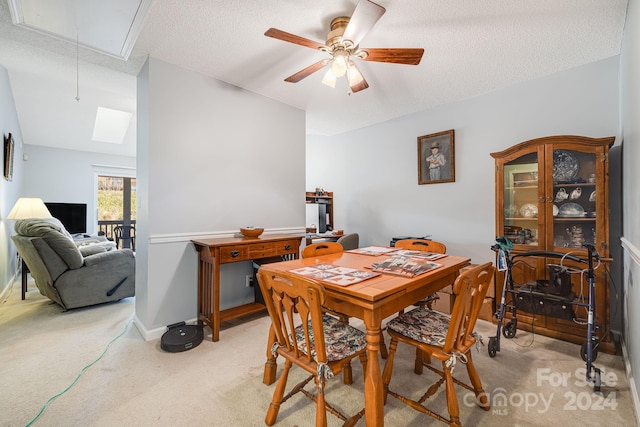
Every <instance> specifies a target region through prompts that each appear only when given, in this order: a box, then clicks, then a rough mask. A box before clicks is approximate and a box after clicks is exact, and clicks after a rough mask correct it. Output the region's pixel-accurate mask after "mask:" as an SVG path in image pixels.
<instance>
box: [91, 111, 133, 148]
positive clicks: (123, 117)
mask: <svg viewBox="0 0 640 427" xmlns="http://www.w3.org/2000/svg"><path fill="white" fill-rule="evenodd" d="M131 116H133V114H131V113H127V112H126V111H120V110H112V109H110V108H104V107H98V113H97V114H96V123H95V125H94V127H93V136H92V137H91V139H92V140H94V141H98V142H110V143H113V144H122V141H123V140H124V136H125V134H126V133H127V129H128V128H129V123H130V122H131Z"/></svg>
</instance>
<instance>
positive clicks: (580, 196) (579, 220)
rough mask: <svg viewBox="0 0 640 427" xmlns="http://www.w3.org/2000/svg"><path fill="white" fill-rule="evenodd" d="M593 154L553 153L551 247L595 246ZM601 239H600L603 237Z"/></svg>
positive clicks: (595, 212)
mask: <svg viewBox="0 0 640 427" xmlns="http://www.w3.org/2000/svg"><path fill="white" fill-rule="evenodd" d="M597 174H598V171H597V167H596V154H595V153H594V152H593V151H592V152H590V153H585V152H581V151H576V150H562V149H554V150H553V188H552V191H551V194H549V196H550V197H548V198H547V200H551V199H553V201H552V203H553V246H554V247H555V248H557V249H562V248H567V249H569V250H571V249H582V248H583V245H584V244H587V243H589V244H593V245H596V238H597V229H596V218H597V216H596V215H597V214H598V204H597V197H596V195H597V191H596V190H597V181H598V179H597ZM603 237H604V236H603Z"/></svg>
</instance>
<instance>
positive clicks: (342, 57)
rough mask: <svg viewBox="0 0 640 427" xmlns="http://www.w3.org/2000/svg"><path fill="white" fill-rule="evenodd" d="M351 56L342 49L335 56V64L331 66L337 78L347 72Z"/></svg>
mask: <svg viewBox="0 0 640 427" xmlns="http://www.w3.org/2000/svg"><path fill="white" fill-rule="evenodd" d="M348 58H349V54H348V53H347V52H345V51H344V50H342V49H339V50H337V51H336V52H335V53H334V55H333V64H331V70H333V73H334V74H335V75H336V77H342V76H344V75H345V73H346V72H347V61H348Z"/></svg>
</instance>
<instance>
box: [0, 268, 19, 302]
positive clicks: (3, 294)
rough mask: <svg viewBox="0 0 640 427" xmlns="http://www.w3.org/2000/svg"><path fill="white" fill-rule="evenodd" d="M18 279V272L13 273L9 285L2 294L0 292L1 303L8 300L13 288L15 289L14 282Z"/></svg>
mask: <svg viewBox="0 0 640 427" xmlns="http://www.w3.org/2000/svg"><path fill="white" fill-rule="evenodd" d="M17 277H18V272H17V271H16V272H15V273H13V276H12V277H11V279H9V283H8V284H7V285H6V286H5V287H4V289H3V290H2V292H0V301H4V300H5V299H6V298H8V297H9V292H11V288H12V287H13V282H15V280H16V278H17Z"/></svg>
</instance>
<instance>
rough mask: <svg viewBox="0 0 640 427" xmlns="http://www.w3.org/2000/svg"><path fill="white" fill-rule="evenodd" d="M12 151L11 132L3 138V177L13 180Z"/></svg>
mask: <svg viewBox="0 0 640 427" xmlns="http://www.w3.org/2000/svg"><path fill="white" fill-rule="evenodd" d="M13 152H14V142H13V137H12V136H11V134H9V135H8V136H6V137H5V138H4V162H3V164H4V179H6V180H7V181H12V180H13Z"/></svg>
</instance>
